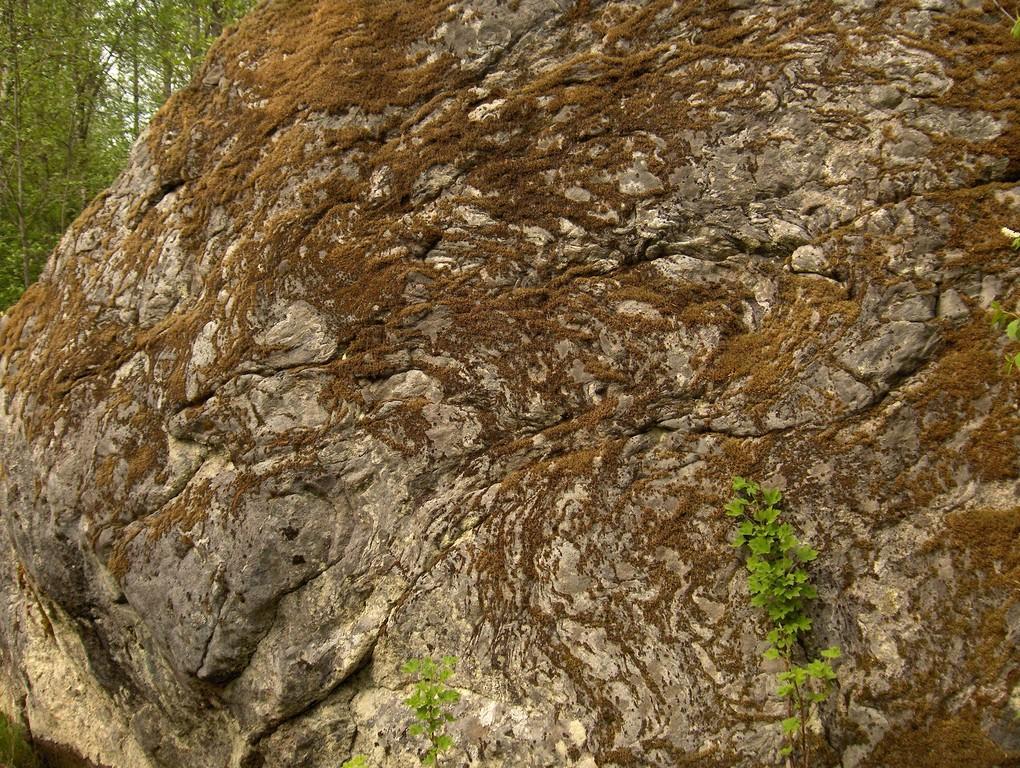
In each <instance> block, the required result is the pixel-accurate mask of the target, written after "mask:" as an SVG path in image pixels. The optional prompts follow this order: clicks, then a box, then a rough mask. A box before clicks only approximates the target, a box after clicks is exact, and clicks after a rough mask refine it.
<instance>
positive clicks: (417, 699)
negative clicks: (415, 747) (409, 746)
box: [401, 656, 460, 766]
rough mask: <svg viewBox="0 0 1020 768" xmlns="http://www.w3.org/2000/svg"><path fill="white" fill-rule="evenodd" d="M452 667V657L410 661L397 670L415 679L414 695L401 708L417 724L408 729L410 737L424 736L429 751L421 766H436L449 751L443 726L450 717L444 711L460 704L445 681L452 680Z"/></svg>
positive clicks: (449, 744)
mask: <svg viewBox="0 0 1020 768" xmlns="http://www.w3.org/2000/svg"><path fill="white" fill-rule="evenodd" d="M456 666H457V657H456V656H444V657H443V658H442V659H441V660H439V661H435V660H433V659H411V660H410V661H408V662H407V663H406V664H404V666H403V667H401V671H402V672H403V673H404V674H406V675H415V676H416V677H417V678H418V682H417V683H416V684H415V687H414V693H412V694H411V695H410V696H409V697H408V698H407V699H405V700H404V704H406V705H407V706H408V707H410V708H411V709H412V710H413V711H414V717H415V719H416V720H417V722H416V723H414V724H413V725H412V726H411V728H410V733H411V735H413V736H424V737H425V738H426V739H428V742H429V748H428V749H427V750H426V751H425V754H424V755H422V757H421V764H422V765H433V766H435V765H439V757H440V755H441V754H442V753H443V752H446V751H448V750H450V749H452V748H453V739H452V738H450V737H449V736H448V735H447V734H446V725H447V723H451V722H453V720H454V716H453V715H452V714H450V713H449V712H447V711H446V708H447V707H449V706H452V705H453V704H456V703H457V702H458V701H460V694H459V693H458V692H457V691H455V690H454V689H452V688H450V687H449V686H448V685H447V683H446V681H447V680H449V679H450V677H452V676H453V673H454V670H455V669H456Z"/></svg>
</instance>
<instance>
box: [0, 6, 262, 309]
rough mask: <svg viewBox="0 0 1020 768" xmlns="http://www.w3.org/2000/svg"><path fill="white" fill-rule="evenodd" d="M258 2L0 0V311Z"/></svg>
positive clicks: (34, 275) (27, 282)
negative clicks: (156, 116)
mask: <svg viewBox="0 0 1020 768" xmlns="http://www.w3.org/2000/svg"><path fill="white" fill-rule="evenodd" d="M254 2H255V0H187V1H186V0H0V313H2V312H3V310H5V309H6V308H7V307H9V306H10V305H11V304H13V303H14V302H15V301H17V299H18V297H19V296H20V295H21V294H22V293H23V292H24V291H25V289H26V288H28V286H29V285H31V283H32V282H33V281H34V280H35V279H36V278H37V277H38V275H39V272H40V271H41V270H42V268H43V266H44V265H45V263H46V258H47V256H48V255H49V253H50V251H51V250H52V249H53V246H54V245H56V242H57V240H58V239H59V238H60V236H61V234H63V232H64V230H65V229H66V228H67V226H68V225H69V224H70V223H71V222H72V221H74V219H75V217H76V216H77V215H78V214H79V213H80V212H81V211H82V210H83V209H84V208H85V206H87V205H88V203H89V201H90V200H91V199H92V198H93V197H94V196H95V195H96V194H97V193H98V192H100V191H101V190H103V189H105V188H106V187H107V186H109V184H110V182H111V181H113V179H114V177H115V176H116V175H117V174H118V173H119V172H120V171H121V169H122V168H123V167H124V164H125V161H126V159H127V156H128V152H129V151H130V149H131V145H132V144H133V143H134V141H135V139H136V138H137V137H138V135H139V133H140V132H141V131H142V130H144V128H145V126H146V124H147V123H148V121H149V118H150V117H151V116H152V114H153V113H154V112H155V111H156V110H157V109H158V108H159V107H160V105H161V104H162V103H163V102H164V101H166V99H167V98H169V96H170V95H171V94H172V93H173V92H174V91H175V90H177V89H179V88H181V87H183V86H184V85H186V84H187V83H188V82H189V81H190V79H191V76H192V74H193V73H194V71H195V69H196V68H197V66H198V65H199V63H200V62H201V61H202V59H203V57H204V55H205V52H206V49H207V48H208V47H209V45H210V44H211V43H212V41H213V40H215V39H216V38H217V37H218V36H219V34H220V33H221V32H222V31H223V28H224V27H225V26H227V25H228V24H230V23H231V22H233V21H235V20H236V19H238V18H239V17H240V16H241V15H243V14H244V13H245V12H246V11H247V10H248V9H249V7H251V6H252V5H253V4H254Z"/></svg>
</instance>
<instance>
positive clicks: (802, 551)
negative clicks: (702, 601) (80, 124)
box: [725, 477, 840, 768]
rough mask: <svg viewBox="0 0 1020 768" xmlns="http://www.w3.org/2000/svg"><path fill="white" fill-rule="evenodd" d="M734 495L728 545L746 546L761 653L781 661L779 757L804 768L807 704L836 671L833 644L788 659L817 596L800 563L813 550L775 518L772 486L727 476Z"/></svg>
mask: <svg viewBox="0 0 1020 768" xmlns="http://www.w3.org/2000/svg"><path fill="white" fill-rule="evenodd" d="M733 491H734V496H733V498H732V499H730V501H729V503H728V504H727V505H726V508H725V509H726V514H727V515H729V516H730V517H732V518H734V519H735V520H736V522H737V533H736V536H735V537H734V539H733V542H732V544H733V547H734V548H736V549H739V550H744V549H746V550H747V552H748V553H749V554H748V555H747V560H746V563H745V564H746V566H747V570H748V574H749V577H748V588H749V590H750V592H751V605H753V606H755V607H756V608H762V609H764V611H765V613H766V614H767V615H768V617H769V621H770V622H771V624H772V629H771V630H769V632H768V635H767V636H766V639H767V640H768V642H769V647H768V650H766V651H765V658H766V659H770V660H781V661H782V662H783V666H784V669H783V671H782V672H780V673H779V675H778V678H779V687H778V689H777V690H776V694H777V695H779V696H780V697H782V698H784V699H786V700H787V703H788V710H787V711H788V716H787V717H786V718H785V719H784V720H783V721H782V723H781V725H782V729H783V740H784V745H783V747H782V749H781V750H780V754H782V755H783V756H793V755H794V753H795V752H796V753H797V755H796V756H797V757H799V758H800V764H801V765H802V766H804V768H808V766H810V765H811V758H810V748H809V746H808V740H807V720H808V716H809V714H810V707H811V706H812V705H813V704H818V703H820V702H822V701H825V700H826V699H827V698H828V697H829V694H830V693H832V687H833V684H834V682H835V680H836V673H835V671H834V670H833V668H832V661H833V660H835V659H838V658H839V657H840V650H839V648H838V647H836V646H833V647H831V648H826V649H825V650H823V651H822V652H821V654H820V655H819V657H818V658H816V659H814V660H812V661H808V662H807V663H803V664H801V663H797V662H796V661H795V660H794V656H795V653H794V652H795V650H796V649H797V648H798V647H799V640H800V638H801V635H803V634H804V633H806V632H809V631H810V630H811V618H810V617H809V616H808V615H807V603H808V601H809V600H814V599H815V598H816V597H817V596H818V591H817V590H816V589H815V587H814V586H813V585H812V584H811V583H810V581H809V579H808V573H807V570H806V569H805V568H804V564H806V563H809V562H811V561H812V560H814V559H815V558H816V557H818V552H817V550H815V549H812V548H811V547H809V546H806V545H804V544H802V543H801V542H800V541H798V539H797V536H796V535H795V534H794V531H793V528H792V526H790V525H789V524H788V523H784V522H783V521H782V520H781V519H780V514H781V510H780V508H779V503H780V501H782V494H781V493H780V492H779V490H777V489H775V488H762V487H761V486H759V485H758V484H757V483H754V482H752V481H750V480H745V479H744V478H742V477H735V478H733Z"/></svg>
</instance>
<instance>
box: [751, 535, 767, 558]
mask: <svg viewBox="0 0 1020 768" xmlns="http://www.w3.org/2000/svg"><path fill="white" fill-rule="evenodd" d="M747 545H748V546H749V547H750V548H751V551H752V552H754V554H756V555H765V554H768V553H769V551H770V550H771V549H772V542H771V541H769V540H768V539H766V538H763V537H761V536H755V537H754V538H753V539H751V540H750V541H748V542H747Z"/></svg>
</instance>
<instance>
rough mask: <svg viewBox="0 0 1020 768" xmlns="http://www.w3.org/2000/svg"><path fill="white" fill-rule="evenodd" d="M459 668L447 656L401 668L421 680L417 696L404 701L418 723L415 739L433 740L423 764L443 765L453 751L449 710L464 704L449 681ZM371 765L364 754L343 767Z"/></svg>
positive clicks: (413, 729)
mask: <svg viewBox="0 0 1020 768" xmlns="http://www.w3.org/2000/svg"><path fill="white" fill-rule="evenodd" d="M456 668H457V657H456V656H444V657H443V658H442V659H440V660H439V661H436V660H435V659H410V660H409V661H407V662H405V663H404V665H403V666H402V667H401V668H400V671H401V672H403V673H404V674H405V675H415V676H416V677H417V678H418V680H417V682H416V683H415V686H414V693H412V694H411V695H410V696H409V697H407V698H406V699H404V704H405V705H407V706H408V707H410V708H411V710H412V711H413V712H414V717H415V720H416V721H417V722H415V723H414V724H412V725H411V727H410V729H408V730H409V732H410V733H411V735H412V736H424V737H425V738H427V739H428V741H429V748H428V749H427V750H426V751H425V754H423V755H421V764H422V765H432V766H438V765H439V756H440V755H441V754H442V753H443V752H447V751H449V750H450V749H453V739H452V738H450V736H449V735H447V733H446V725H447V723H452V722H453V721H454V720H455V719H456V718H455V717H454V716H453V715H452V714H450V713H449V712H447V711H446V707H449V706H451V705H453V704H456V703H457V702H458V701H460V693H458V692H457V691H455V690H454V689H453V688H451V687H450V686H449V685H447V684H446V681H447V680H449V679H450V678H451V677H453V673H454V671H455V670H456ZM367 766H368V762H367V759H366V758H365V756H364V755H354V756H352V757H351V759H350V760H348V761H347V762H345V763H344V764H343V765H341V766H340V768H367Z"/></svg>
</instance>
